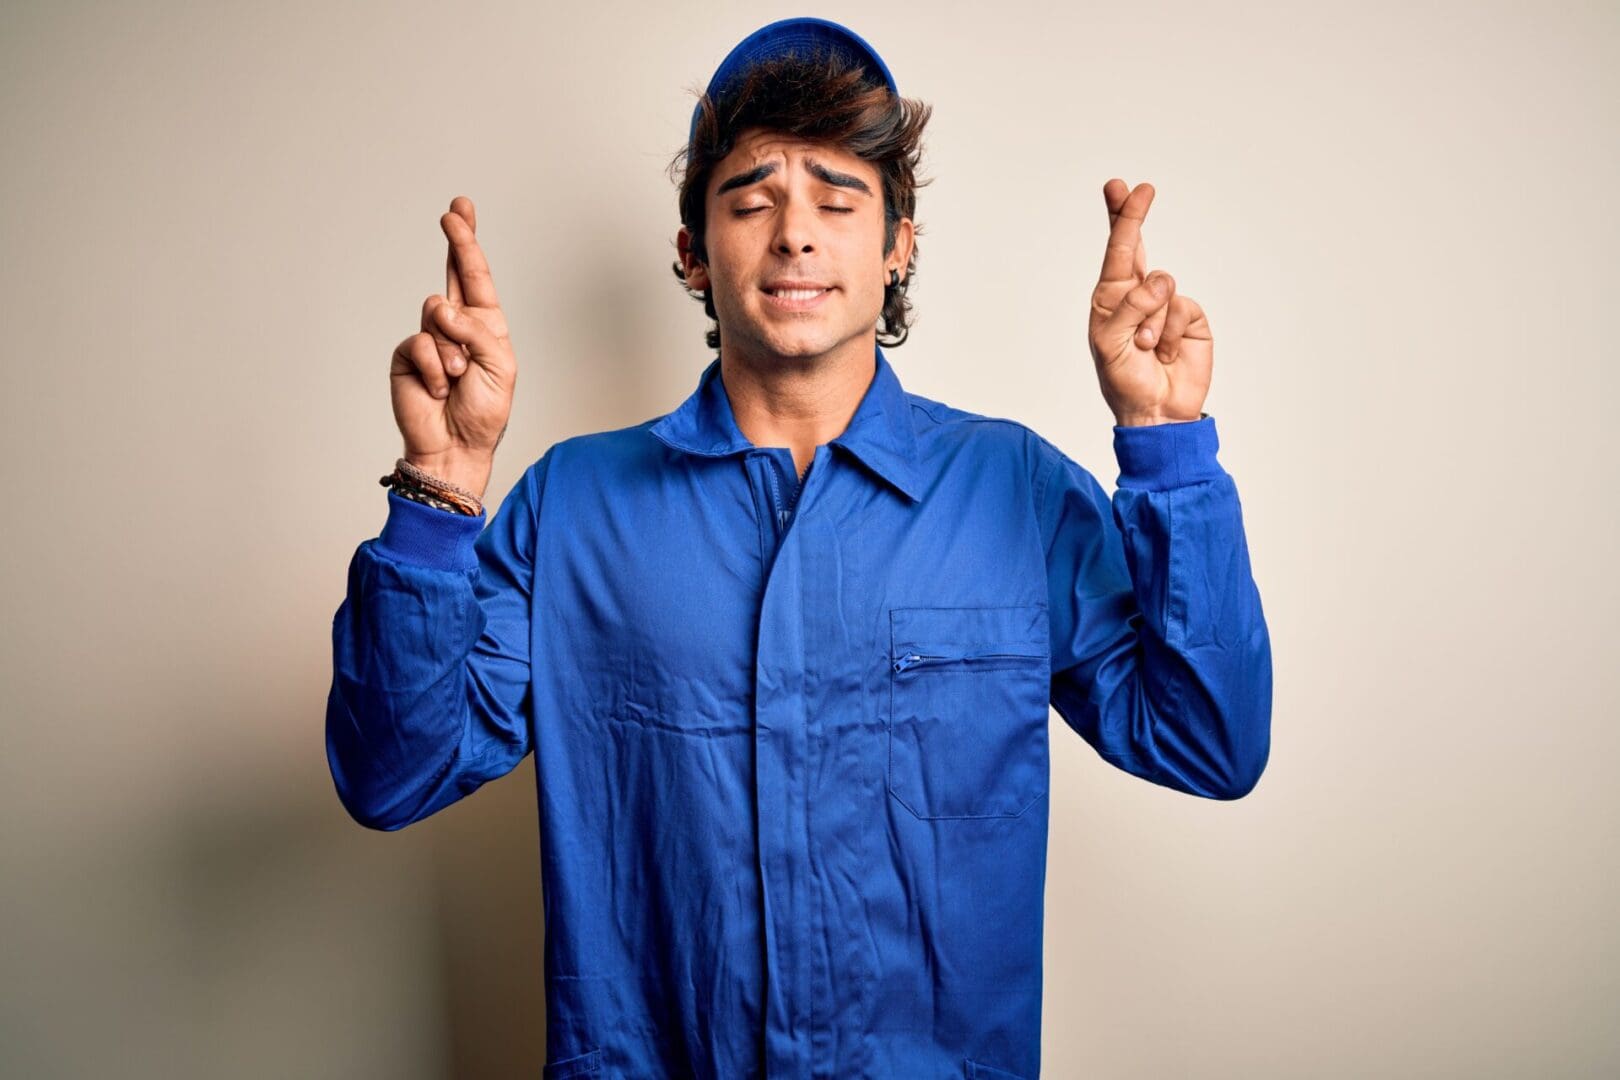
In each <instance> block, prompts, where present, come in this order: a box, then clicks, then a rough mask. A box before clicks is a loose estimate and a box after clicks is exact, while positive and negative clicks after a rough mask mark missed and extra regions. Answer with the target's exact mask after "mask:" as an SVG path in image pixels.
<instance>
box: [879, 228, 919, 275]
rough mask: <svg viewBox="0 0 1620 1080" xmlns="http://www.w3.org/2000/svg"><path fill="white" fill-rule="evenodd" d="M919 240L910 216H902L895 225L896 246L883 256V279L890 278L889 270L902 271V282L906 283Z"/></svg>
mask: <svg viewBox="0 0 1620 1080" xmlns="http://www.w3.org/2000/svg"><path fill="white" fill-rule="evenodd" d="M916 242H917V227H916V226H915V225H913V224H912V221H911V219H910V218H908V217H907V218H901V219H900V221H899V223H898V224H896V225H895V227H894V247H892V248H891V249H889V253H888V254H887V255H885V256H884V257H883V280H884V281H885V282H886V281H888V280H889V271H891V270H898V271H900V283H901V284H902V285H903V284H905V280H906V267H907V266H909V265H911V251H912V248H913V247H914V246H915V244H916Z"/></svg>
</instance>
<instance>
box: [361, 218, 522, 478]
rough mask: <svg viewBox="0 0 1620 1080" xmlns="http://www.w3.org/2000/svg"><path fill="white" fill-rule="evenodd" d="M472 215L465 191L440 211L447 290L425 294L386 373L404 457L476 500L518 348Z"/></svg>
mask: <svg viewBox="0 0 1620 1080" xmlns="http://www.w3.org/2000/svg"><path fill="white" fill-rule="evenodd" d="M477 221H478V218H477V215H476V211H475V210H474V209H473V204H472V200H471V199H469V198H467V197H466V196H465V195H458V196H457V197H456V198H455V199H453V200H452V201H451V203H450V210H449V212H448V213H446V214H444V215H442V216H441V217H440V218H439V227H440V228H442V229H443V230H444V235H445V236H446V237H447V238H448V239H449V241H450V252H449V255H448V256H447V258H446V259H445V293H446V295H445V296H440V295H438V294H437V293H435V294H434V295H432V296H429V297H428V298H427V299H426V300H425V301H423V303H422V329H421V331H420V332H419V333H415V334H412V335H411V336H410V337H408V338H406V339H405V340H404V341H402V342H400V343H399V347H398V348H396V349H395V350H394V357H393V362H392V364H391V365H390V367H389V372H388V376H389V379H388V381H389V385H390V388H391V393H392V397H393V401H394V421H395V422H396V423H397V424H398V425H399V430H400V434H402V435H404V437H405V454H404V457H405V460H407V461H409V462H410V463H411V464H412V465H415V466H416V467H417V468H419V469H422V470H423V471H425V472H429V473H432V474H433V475H434V476H437V477H439V478H441V479H443V480H448V481H449V482H450V483H452V484H455V485H456V486H458V487H462V488H466V489H467V490H468V491H471V492H472V493H473V494H475V495H477V496H478V497H479V498H480V499H482V498H483V497H484V489H485V488H486V487H487V486H488V485H489V475H490V471H491V470H492V468H493V466H494V461H495V447H496V445H497V444H499V443H500V441H501V436H502V435H504V434H505V433H506V422H507V418H508V417H510V416H511V414H512V394H513V391H514V390H515V389H516V386H517V357H516V356H515V355H514V354H513V352H512V342H511V340H510V339H509V338H508V337H507V326H506V316H505V315H504V314H503V313H502V312H501V305H500V301H499V300H498V299H497V298H496V295H495V281H494V279H493V278H492V277H491V276H490V273H489V263H487V262H486V261H485V260H484V253H483V250H482V249H480V248H479V246H478V239H477V237H476V235H475V230H476V228H477Z"/></svg>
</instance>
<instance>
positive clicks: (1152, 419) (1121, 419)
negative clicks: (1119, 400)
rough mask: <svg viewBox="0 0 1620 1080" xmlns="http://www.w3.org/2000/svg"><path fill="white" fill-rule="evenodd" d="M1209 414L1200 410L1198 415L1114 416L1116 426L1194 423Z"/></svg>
mask: <svg viewBox="0 0 1620 1080" xmlns="http://www.w3.org/2000/svg"><path fill="white" fill-rule="evenodd" d="M1208 415H1209V414H1208V413H1206V412H1200V413H1199V414H1198V415H1197V416H1164V415H1162V414H1158V413H1155V414H1152V415H1141V414H1135V415H1129V416H1116V417H1114V426H1115V427H1151V426H1153V425H1155V424H1192V423H1196V422H1198V421H1199V420H1202V419H1204V418H1205V417H1206V416H1208Z"/></svg>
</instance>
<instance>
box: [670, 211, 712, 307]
mask: <svg viewBox="0 0 1620 1080" xmlns="http://www.w3.org/2000/svg"><path fill="white" fill-rule="evenodd" d="M675 250H676V251H677V252H678V253H679V254H680V256H681V269H682V270H684V271H685V272H686V287H687V288H688V289H696V290H698V291H702V290H704V289H707V288H708V287H709V268H708V267H707V266H705V265H703V263H702V262H701V261H700V260H699V259H698V257H697V256H696V255H694V254H692V230H691V229H688V228H687V227H686V226H685V225H682V226H681V228H680V231H679V232H677V233H676V234H675Z"/></svg>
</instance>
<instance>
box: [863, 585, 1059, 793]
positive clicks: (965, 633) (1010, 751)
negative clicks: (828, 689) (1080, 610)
mask: <svg viewBox="0 0 1620 1080" xmlns="http://www.w3.org/2000/svg"><path fill="white" fill-rule="evenodd" d="M1047 635H1048V622H1047V615H1046V605H1045V604H1020V605H1014V606H1009V607H956V608H944V607H911V608H891V609H890V611H889V644H890V652H889V660H890V664H889V689H890V710H889V733H888V739H889V780H888V784H889V794H890V795H892V796H893V797H894V798H895V799H897V800H899V802H900V803H901V804H902V805H903V806H905V807H906V809H908V810H910V811H911V812H912V813H913V814H915V815H916V816H917V817H919V818H986V817H1017V816H1018V815H1019V814H1022V813H1023V812H1024V811H1025V810H1026V809H1028V808H1029V806H1030V804H1031V803H1033V802H1034V801H1035V800H1036V799H1038V798H1040V797H1041V796H1042V795H1044V794H1046V785H1047V776H1048V774H1049V765H1048V761H1047V750H1046V728H1047V707H1048V702H1049V691H1050V679H1051V653H1050V650H1049V648H1048V641H1047Z"/></svg>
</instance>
